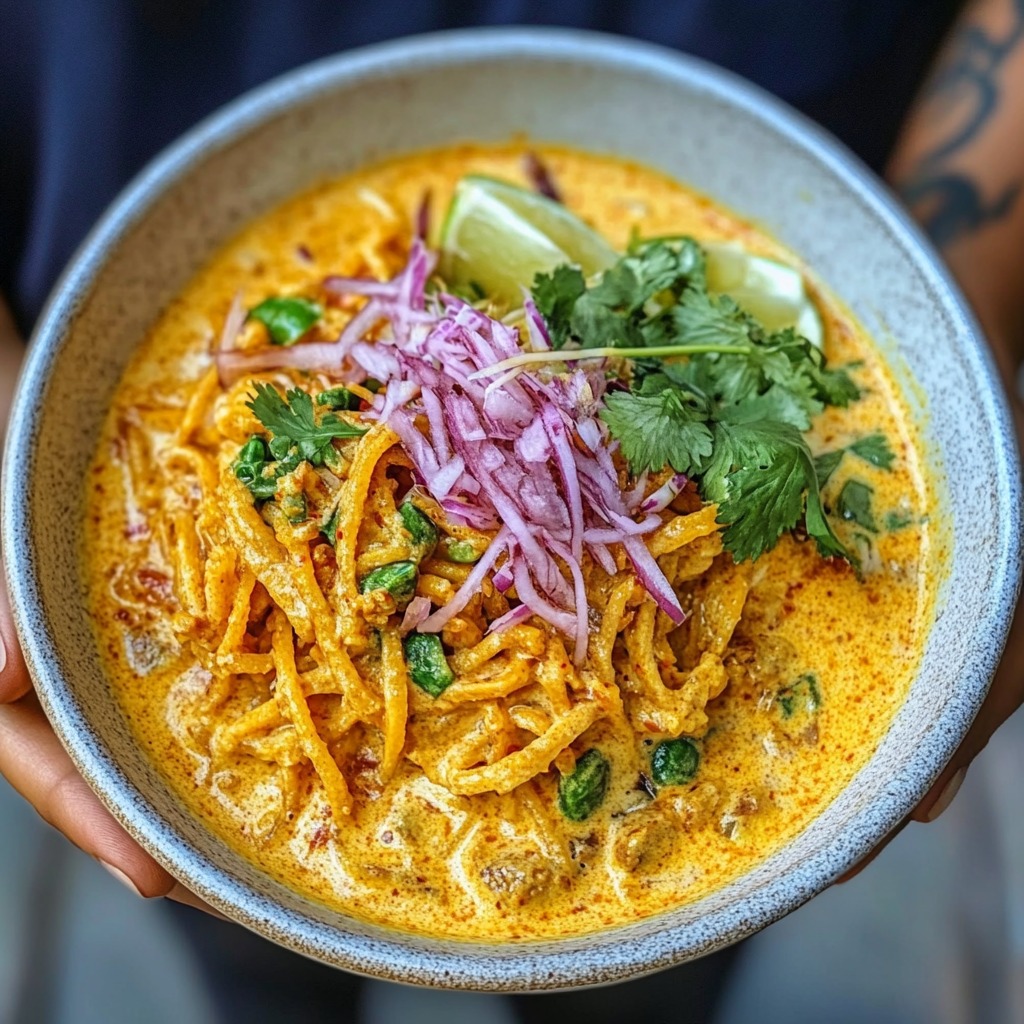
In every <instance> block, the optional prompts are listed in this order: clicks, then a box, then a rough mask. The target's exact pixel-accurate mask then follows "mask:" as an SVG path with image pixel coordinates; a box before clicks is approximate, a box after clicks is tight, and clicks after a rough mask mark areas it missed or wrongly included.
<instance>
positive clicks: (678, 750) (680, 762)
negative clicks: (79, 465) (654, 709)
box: [651, 739, 700, 786]
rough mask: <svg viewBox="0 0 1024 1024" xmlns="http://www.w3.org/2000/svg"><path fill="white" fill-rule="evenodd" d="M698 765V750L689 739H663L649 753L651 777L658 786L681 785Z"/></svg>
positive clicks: (688, 779)
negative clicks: (650, 753) (651, 752)
mask: <svg viewBox="0 0 1024 1024" xmlns="http://www.w3.org/2000/svg"><path fill="white" fill-rule="evenodd" d="M699 765H700V751H699V750H698V749H697V748H696V747H695V746H694V745H693V744H692V743H691V742H690V741H689V740H682V739H680V740H663V741H662V742H661V743H659V744H658V745H657V746H656V747H655V748H654V753H653V754H652V755H651V778H652V779H653V780H654V782H655V784H656V785H658V786H683V785H685V784H686V783H687V782H689V781H690V780H691V779H692V778H693V777H694V775H696V774H697V768H698V767H699Z"/></svg>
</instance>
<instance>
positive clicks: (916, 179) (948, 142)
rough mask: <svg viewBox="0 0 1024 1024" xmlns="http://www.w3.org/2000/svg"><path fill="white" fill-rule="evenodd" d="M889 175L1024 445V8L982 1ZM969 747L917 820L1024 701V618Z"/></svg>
mask: <svg viewBox="0 0 1024 1024" xmlns="http://www.w3.org/2000/svg"><path fill="white" fill-rule="evenodd" d="M890 177H891V179H892V181H893V182H894V183H895V185H896V187H897V189H898V190H899V191H900V192H901V193H902V195H903V197H904V199H905V200H906V202H907V204H908V205H909V206H910V208H911V210H912V211H913V213H914V214H915V215H916V216H917V217H918V219H919V220H920V221H921V223H922V224H923V225H924V227H925V229H926V230H927V231H928V232H929V233H930V234H931V235H932V237H933V239H934V240H935V242H936V243H937V244H938V246H939V247H940V249H941V250H942V254H943V255H944V256H945V258H946V260H947V262H948V263H949V265H950V267H951V268H952V270H953V273H954V274H955V275H956V277H957V278H958V279H959V281H960V284H961V286H962V287H963V290H964V292H965V294H966V295H967V298H968V299H969V300H970V302H971V304H972V305H973V306H974V308H975V311H976V312H977V314H978V318H979V319H980V320H981V323H982V326H983V327H984V328H985V332H986V334H987V336H988V338H989V340H990V342H991V343H992V348H993V350H994V352H995V355H996V358H997V360H998V362H999V367H1000V370H1001V372H1002V375H1003V379H1004V382H1005V383H1006V386H1007V391H1008V392H1009V393H1010V395H1011V396H1013V398H1012V401H1013V404H1014V412H1015V413H1016V416H1017V424H1018V428H1019V432H1020V433H1021V436H1022V438H1024V406H1022V404H1021V402H1020V399H1019V396H1018V395H1017V389H1016V380H1015V378H1016V376H1017V372H1018V367H1019V365H1020V363H1021V361H1022V359H1024V0H974V2H972V3H970V4H969V5H968V6H967V8H966V9H965V11H964V14H963V17H962V19H961V21H960V23H959V25H958V26H957V27H956V28H955V30H954V32H953V34H952V36H951V38H950V40H949V42H948V43H947V45H946V48H945V50H944V51H943V53H942V55H941V56H940V58H939V62H938V64H937V66H936V69H935V72H934V74H933V76H932V79H931V81H930V82H929V83H928V84H926V86H925V88H924V91H923V92H922V94H921V97H920V99H919V100H918V102H917V105H916V107H915V108H914V109H913V111H912V112H911V115H910V118H909V120H908V121H907V124H906V126H905V129H904V131H903V135H902V137H901V139H900V141H899V143H898V145H897V148H896V154H895V157H894V159H893V161H892V165H891V167H890ZM1022 608H1024V605H1022V606H1021V608H1018V613H1017V616H1016V619H1015V621H1014V625H1013V628H1012V631H1011V634H1010V639H1009V643H1008V644H1007V648H1006V651H1005V653H1004V655H1003V660H1002V663H1001V665H1000V668H999V672H998V674H997V676H996V679H995V682H994V683H993V685H992V689H991V691H990V692H989V695H988V699H987V700H986V701H985V705H984V707H983V708H982V709H981V712H980V714H979V715H978V718H977V719H976V721H975V723H974V725H973V726H972V728H971V731H970V733H969V735H968V736H967V739H966V740H965V741H964V744H963V746H962V747H961V748H960V750H959V751H957V753H956V755H955V757H954V758H953V761H952V762H951V764H950V766H949V767H948V768H947V770H946V771H945V772H944V773H943V775H942V776H941V777H940V778H939V780H938V782H936V784H935V785H934V786H933V787H932V789H931V791H930V792H929V793H928V795H927V796H926V797H925V799H924V800H923V801H922V802H921V805H920V806H919V807H918V808H917V809H916V811H915V812H914V814H913V815H912V817H914V818H916V819H917V820H920V821H930V820H932V819H933V818H934V817H937V815H938V814H939V813H941V811H942V810H944V809H945V807H946V806H947V805H948V803H949V801H950V800H951V799H952V797H953V795H955V793H956V789H957V787H958V786H959V783H960V781H962V779H963V774H964V772H965V771H966V768H967V766H968V765H969V764H970V763H971V760H972V759H973V758H974V757H975V756H976V755H977V754H978V753H979V752H980V751H981V750H982V748H983V747H984V746H985V744H986V743H987V742H988V741H989V739H990V738H991V736H992V734H993V733H994V732H995V730H996V729H997V728H998V727H999V726H1000V725H1001V724H1002V723H1003V721H1005V719H1006V718H1008V717H1009V716H1010V715H1011V714H1012V713H1013V712H1014V711H1015V710H1016V709H1017V708H1018V707H1019V706H1020V705H1021V703H1022V701H1024V611H1022V610H1021V609H1022Z"/></svg>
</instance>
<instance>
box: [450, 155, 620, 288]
mask: <svg viewBox="0 0 1024 1024" xmlns="http://www.w3.org/2000/svg"><path fill="white" fill-rule="evenodd" d="M616 259H617V254H616V252H615V250H614V249H612V247H611V246H610V245H608V243H607V242H606V241H605V240H604V239H603V238H602V237H601V236H600V235H599V234H597V232H596V231H594V230H593V229H592V228H590V227H588V226H587V225H586V224H584V223H583V221H581V220H580V219H579V217H577V216H576V215H575V214H573V213H571V212H570V211H569V210H567V209H566V208H565V207H564V206H562V205H561V203H556V202H554V201H553V200H551V199H548V198H547V197H546V196H542V195H540V194H538V193H536V192H531V191H529V190H528V189H525V188H520V187H519V186H517V185H512V184H509V183H508V182H505V181H498V180H497V179H496V178H488V177H485V176H483V175H479V174H471V175H467V176H466V177H465V178H463V179H462V180H461V181H460V182H459V183H458V185H456V187H455V194H454V195H453V196H452V201H451V205H450V206H449V207H448V213H447V214H446V216H445V219H444V224H443V225H442V226H441V273H442V275H443V276H444V278H445V280H446V281H448V283H449V284H452V285H457V286H461V287H464V288H466V287H469V288H471V287H473V286H474V285H477V286H479V287H480V288H481V289H482V290H483V291H484V293H485V294H486V295H488V296H490V297H491V298H494V299H498V300H501V301H504V302H507V303H508V304H509V305H511V306H519V305H520V304H521V303H522V297H523V293H522V288H523V287H527V288H529V286H530V285H531V284H532V283H533V279H534V276H535V275H537V274H539V273H550V272H551V271H552V270H554V268H555V267H557V266H560V265H561V264H564V263H570V264H573V265H575V266H578V267H579V268H580V269H581V270H582V271H583V273H584V274H586V275H587V276H588V277H589V276H590V275H591V274H595V273H598V272H599V271H601V270H604V269H605V268H606V267H610V266H611V265H612V264H613V263H614V262H615V260H616Z"/></svg>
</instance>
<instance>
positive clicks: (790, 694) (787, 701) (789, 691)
mask: <svg viewBox="0 0 1024 1024" xmlns="http://www.w3.org/2000/svg"><path fill="white" fill-rule="evenodd" d="M776 702H777V704H778V705H779V710H780V711H781V712H782V717H783V718H792V717H793V716H794V715H797V714H800V713H805V714H810V715H813V714H815V713H816V712H817V710H818V708H820V707H821V690H820V689H819V688H818V680H817V677H816V676H815V675H814V674H813V673H811V672H806V673H804V675H802V676H800V678H799V679H797V680H796V682H794V683H791V684H790V685H789V686H786V687H784V688H783V689H781V690H779V692H778V694H777V696H776Z"/></svg>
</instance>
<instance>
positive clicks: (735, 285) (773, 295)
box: [704, 242, 825, 348]
mask: <svg viewBox="0 0 1024 1024" xmlns="http://www.w3.org/2000/svg"><path fill="white" fill-rule="evenodd" d="M704 251H705V252H706V253H707V267H708V289H709V290H710V291H712V292H717V293H718V294H724V295H729V296H730V297H731V298H733V299H735V300H736V302H737V303H738V304H739V305H740V306H741V307H742V308H743V309H745V310H746V311H747V312H748V313H750V314H751V315H752V316H754V317H756V318H757V319H758V320H760V321H761V323H762V324H764V326H765V327H767V328H768V330H770V331H778V330H782V329H783V328H784V327H793V328H795V329H796V332H797V333H798V334H802V335H803V336H804V337H805V338H806V339H807V340H808V341H809V342H810V343H811V344H812V345H814V346H816V347H817V348H821V346H822V343H823V342H824V338H825V328H824V325H823V324H822V321H821V314H820V313H819V312H818V309H817V307H816V306H815V305H814V303H813V302H812V301H811V299H810V296H808V294H807V289H806V288H805V287H804V277H803V274H801V273H800V271H799V270H797V269H796V268H795V267H790V266H788V265H787V264H785V263H779V262H778V261H777V260H770V259H766V258H765V257H764V256H752V255H751V254H750V253H748V252H747V251H746V250H745V249H743V248H742V246H740V245H738V244H736V243H734V242H727V243H717V242H712V243H705V244H704Z"/></svg>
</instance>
